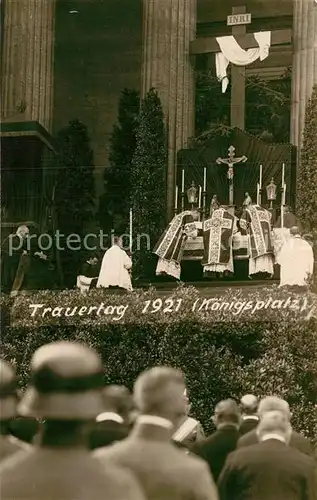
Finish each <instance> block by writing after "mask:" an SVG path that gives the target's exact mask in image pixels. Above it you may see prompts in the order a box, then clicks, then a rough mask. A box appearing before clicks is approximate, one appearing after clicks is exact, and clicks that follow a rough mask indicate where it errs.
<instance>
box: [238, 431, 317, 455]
mask: <svg viewBox="0 0 317 500" xmlns="http://www.w3.org/2000/svg"><path fill="white" fill-rule="evenodd" d="M258 442H259V440H258V436H257V434H256V430H255V429H254V430H253V431H251V432H248V434H245V435H244V436H242V437H241V438H240V439H239V441H238V445H237V448H241V447H243V446H250V445H251V444H256V443H258ZM289 445H290V446H291V447H292V448H296V449H297V450H299V451H301V452H302V453H305V455H309V456H313V447H312V445H311V443H310V441H309V440H308V439H307V438H305V436H303V435H302V434H299V433H298V432H295V431H293V432H292V435H291V440H290V443H289Z"/></svg>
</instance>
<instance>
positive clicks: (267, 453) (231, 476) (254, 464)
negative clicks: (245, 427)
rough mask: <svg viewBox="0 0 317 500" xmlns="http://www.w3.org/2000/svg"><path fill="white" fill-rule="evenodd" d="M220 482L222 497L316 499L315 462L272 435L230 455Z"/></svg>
mask: <svg viewBox="0 0 317 500" xmlns="http://www.w3.org/2000/svg"><path fill="white" fill-rule="evenodd" d="M218 485H219V493H220V499H221V500H315V499H316V497H315V496H314V491H315V488H316V487H317V483H316V462H315V461H314V460H313V459H312V458H311V457H308V456H307V455H304V454H303V453H301V452H300V451H298V450H296V449H295V448H291V447H290V446H288V445H287V444H285V443H282V442H281V441H278V440H277V439H269V440H267V441H264V442H262V443H258V444H255V445H252V446H247V447H244V448H240V449H239V450H236V451H235V452H233V453H232V454H231V455H229V457H228V460H227V462H226V465H225V467H224V469H223V471H222V473H221V475H220V478H219V482H218Z"/></svg>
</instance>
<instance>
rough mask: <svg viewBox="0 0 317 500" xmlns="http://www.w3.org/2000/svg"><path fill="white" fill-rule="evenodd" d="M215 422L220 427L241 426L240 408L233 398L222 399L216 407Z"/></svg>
mask: <svg viewBox="0 0 317 500" xmlns="http://www.w3.org/2000/svg"><path fill="white" fill-rule="evenodd" d="M213 422H214V424H215V426H216V427H217V429H218V428H221V427H224V426H227V425H230V426H234V427H237V428H238V427H239V426H240V422H241V413H240V408H239V406H238V405H237V403H236V402H235V401H234V400H233V399H225V400H224V401H220V402H219V403H218V404H217V405H216V408H215V413H214V416H213Z"/></svg>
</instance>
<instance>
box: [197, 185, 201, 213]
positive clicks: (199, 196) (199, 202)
mask: <svg viewBox="0 0 317 500" xmlns="http://www.w3.org/2000/svg"><path fill="white" fill-rule="evenodd" d="M198 208H201V186H199V195H198Z"/></svg>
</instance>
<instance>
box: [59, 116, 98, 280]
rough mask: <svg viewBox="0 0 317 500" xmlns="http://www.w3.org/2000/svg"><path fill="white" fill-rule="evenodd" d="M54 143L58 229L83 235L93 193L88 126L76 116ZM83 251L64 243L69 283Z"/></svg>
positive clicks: (92, 205)
mask: <svg viewBox="0 0 317 500" xmlns="http://www.w3.org/2000/svg"><path fill="white" fill-rule="evenodd" d="M56 143H57V147H58V152H59V157H58V179H57V185H56V211H57V219H58V229H59V230H60V232H61V233H62V234H65V236H66V237H67V235H69V234H72V233H75V234H78V235H79V236H80V237H83V236H84V231H85V227H86V226H87V223H88V222H89V221H91V220H92V218H93V208H94V196H95V178H94V166H93V163H94V162H93V151H92V149H91V148H90V139H89V137H88V132H87V127H86V126H85V125H84V124H83V123H81V122H80V121H79V120H72V121H70V122H69V124H68V126H67V127H65V128H63V129H62V130H60V131H59V133H58V134H57V137H56ZM73 245H74V244H73ZM63 246H65V242H64V241H63ZM74 246H75V245H74ZM83 252H84V249H81V250H78V251H75V250H73V251H72V250H70V249H69V248H66V246H65V250H64V251H62V254H61V258H62V264H63V271H64V276H65V284H66V285H68V286H71V285H73V284H74V283H75V279H76V276H77V271H78V266H79V263H80V259H81V255H82V253H83Z"/></svg>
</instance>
